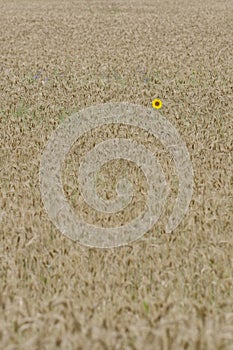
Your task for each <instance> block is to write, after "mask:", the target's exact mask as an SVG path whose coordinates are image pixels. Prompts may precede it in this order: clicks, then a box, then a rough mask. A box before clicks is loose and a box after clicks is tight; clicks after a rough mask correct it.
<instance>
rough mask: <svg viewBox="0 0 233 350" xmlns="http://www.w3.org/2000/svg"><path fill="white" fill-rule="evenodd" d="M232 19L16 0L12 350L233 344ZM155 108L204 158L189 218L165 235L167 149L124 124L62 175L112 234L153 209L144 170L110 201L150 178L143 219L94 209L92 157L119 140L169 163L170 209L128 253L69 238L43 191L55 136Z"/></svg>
mask: <svg viewBox="0 0 233 350" xmlns="http://www.w3.org/2000/svg"><path fill="white" fill-rule="evenodd" d="M232 11H233V2H232V1H229V0H221V1H217V0H206V1H203V0H193V1H189V0H176V1H173V0H154V1H153V0H144V1H139V0H132V1H131V0H125V1H124V0H118V1H112V0H109V1H107V0H88V1H84V0H79V1H78V0H77V1H75V0H57V1H55V0H37V1H35V0H9V1H4V0H0V23H1V26H0V32H1V35H0V42H1V54H0V70H1V80H0V91H1V93H0V144H1V153H0V173H1V177H0V178H1V182H0V194H1V200H0V240H1V241H0V349H3V350H27V349H33V350H50V349H64V350H71V349H75V350H78V349H85V350H86V349H90V350H95V349H96V350H99V349H107V350H108V349H114V350H115V349H116V350H117V349H122V350H129V349H132V350H136V349H137V350H141V349H145V350H150V349H151V350H152V349H153V350H160V349H161V350H163V349H164V350H165V349H166V350H212V349H217V350H230V349H232V348H233V254H232V253H233V249H232V246H233V239H232V227H233V220H232V207H233V201H232V144H233V138H232V134H233V133H232V76H233V75H232V73H233V69H232V67H233V60H232V52H233V51H232V50H233V42H232ZM155 98H159V99H161V101H162V102H163V107H162V109H161V110H160V112H161V114H162V115H163V116H164V117H165V118H166V119H167V120H169V122H170V123H172V125H173V126H174V127H175V128H176V129H177V130H178V132H179V133H180V135H181V137H182V140H183V141H184V142H185V144H186V146H187V149H188V151H189V154H190V158H191V161H192V166H193V171H194V191H193V196H192V200H191V203H190V206H189V210H188V212H187V214H186V215H185V217H184V219H183V220H182V222H181V223H180V225H179V226H178V227H177V228H176V230H174V231H173V232H172V233H170V234H167V233H165V231H164V225H165V223H166V220H167V216H168V214H169V212H170V210H171V207H172V205H173V204H174V201H175V198H176V195H177V189H178V186H179V182H178V178H177V175H176V172H175V169H174V164H173V163H172V161H171V159H170V158H169V154H168V153H167V152H166V150H164V148H163V147H162V146H161V144H160V143H159V142H158V140H156V139H155V138H154V137H152V136H151V135H150V134H149V133H147V132H145V131H143V130H140V129H138V128H136V129H135V128H132V129H131V128H129V127H126V128H124V130H119V129H117V128H116V127H114V125H113V126H112V127H109V128H108V129H107V130H106V129H103V128H99V129H96V130H93V131H92V132H91V133H88V134H85V135H83V136H82V137H81V138H80V139H78V140H77V142H76V143H75V145H74V147H73V148H72V150H71V152H70V154H69V156H68V158H67V162H66V164H65V165H64V169H62V171H63V175H62V176H63V181H64V189H65V193H66V196H67V198H68V199H69V200H70V202H72V205H73V207H74V210H75V212H76V214H77V215H78V214H80V213H82V215H83V217H84V218H85V220H87V221H88V222H91V223H93V224H95V223H97V222H98V224H101V225H105V227H107V228H108V227H110V226H111V225H114V224H116V223H117V222H119V221H120V222H121V223H122V224H124V222H128V221H129V220H130V219H131V216H132V215H134V216H135V215H138V214H139V213H140V210H141V204H142V203H144V201H145V200H146V190H145V189H146V179H145V176H144V175H143V173H142V172H141V170H140V169H138V168H137V167H135V165H134V164H132V163H130V162H128V161H127V162H125V161H122V160H116V161H115V162H114V161H113V162H111V164H109V165H107V166H106V167H104V168H103V169H102V173H101V177H100V180H99V183H98V191H99V194H100V196H103V197H105V198H107V199H109V198H113V197H114V193H115V187H114V181H115V177H117V176H118V175H119V174H120V173H121V171H124V172H125V173H127V174H128V175H129V176H130V177H131V178H132V179H136V180H135V188H136V192H135V196H134V200H133V204H132V205H131V207H130V208H129V209H127V210H124V211H123V212H122V213H121V215H120V216H117V215H114V214H112V215H110V216H111V217H110V216H108V217H106V216H104V215H103V216H101V214H100V213H98V212H97V213H96V212H95V211H93V210H92V209H90V208H88V206H86V205H85V203H83V202H82V201H80V200H79V199H80V196H79V193H78V191H77V178H76V177H75V172H74V169H76V168H77V167H78V164H79V160H80V157H81V156H83V155H84V156H85V153H86V152H87V150H88V149H90V148H92V147H94V145H95V144H98V143H99V142H101V140H102V139H103V138H106V137H114V136H116V135H117V133H118V132H122V133H124V135H128V137H130V138H134V139H137V140H138V141H139V142H140V143H142V144H143V145H145V147H150V148H151V150H152V151H154V152H157V156H158V159H159V160H160V163H161V166H162V167H163V170H164V173H165V175H166V177H167V181H168V182H169V184H170V188H171V191H170V192H171V193H170V194H169V200H168V202H167V203H166V210H165V211H164V213H163V214H162V216H161V218H160V220H159V221H158V223H157V224H156V225H155V226H154V227H153V228H152V229H151V230H149V231H148V232H146V233H145V235H143V236H142V237H141V238H140V239H138V240H136V241H135V242H131V243H129V244H127V245H125V246H121V247H118V248H108V249H101V248H95V247H92V248H90V247H87V246H84V245H82V244H79V243H78V242H74V241H72V240H71V239H69V238H67V237H66V236H64V235H63V234H62V233H61V232H60V231H59V230H58V229H57V228H56V227H55V226H54V224H53V223H52V222H51V221H50V219H49V217H48V215H47V212H46V210H45V208H44V206H43V202H42V199H41V193H40V184H39V169H40V162H41V156H42V153H43V150H44V148H45V146H46V144H47V141H48V140H49V138H50V136H51V134H52V132H53V131H54V130H55V129H56V128H57V127H58V126H59V125H61V124H62V123H63V122H64V121H66V120H67V118H68V117H69V116H70V115H72V114H73V113H77V112H79V111H80V110H84V109H85V108H87V107H94V106H97V105H100V104H103V103H107V102H128V103H132V104H137V105H141V106H145V107H147V108H152V106H151V102H152V100H154V99H155ZM106 135H107V136H106ZM132 181H134V180H132Z"/></svg>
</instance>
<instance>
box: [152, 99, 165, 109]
mask: <svg viewBox="0 0 233 350" xmlns="http://www.w3.org/2000/svg"><path fill="white" fill-rule="evenodd" d="M162 105H163V104H162V101H160V100H159V99H158V98H156V99H155V100H153V101H152V107H153V108H156V109H160V108H161V107H162Z"/></svg>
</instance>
